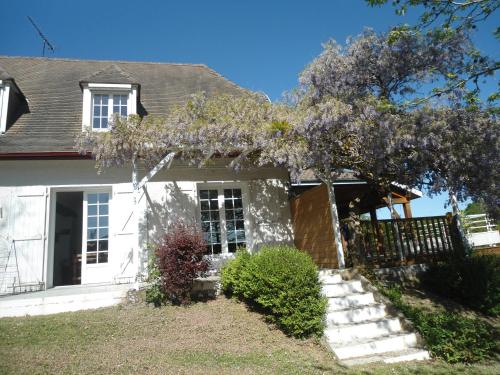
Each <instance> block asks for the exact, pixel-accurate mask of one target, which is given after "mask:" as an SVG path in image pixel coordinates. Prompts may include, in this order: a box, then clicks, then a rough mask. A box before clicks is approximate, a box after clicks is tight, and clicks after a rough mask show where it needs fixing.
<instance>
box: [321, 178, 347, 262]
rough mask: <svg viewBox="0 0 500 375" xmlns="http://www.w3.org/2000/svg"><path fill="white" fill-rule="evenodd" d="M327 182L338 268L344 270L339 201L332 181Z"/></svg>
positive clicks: (327, 180)
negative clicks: (338, 209)
mask: <svg viewBox="0 0 500 375" xmlns="http://www.w3.org/2000/svg"><path fill="white" fill-rule="evenodd" d="M325 180H326V181H324V182H325V184H326V187H327V189H328V200H329V206H330V214H331V218H332V230H333V239H334V242H335V247H336V248H337V260H338V266H339V268H340V269H343V268H345V259H344V248H343V246H342V239H341V236H340V220H339V214H338V211H337V201H336V199H335V189H334V187H333V183H332V182H331V180H330V179H325Z"/></svg>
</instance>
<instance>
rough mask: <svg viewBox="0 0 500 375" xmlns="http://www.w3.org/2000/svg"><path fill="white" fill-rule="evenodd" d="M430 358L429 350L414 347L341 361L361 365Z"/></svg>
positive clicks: (344, 363) (350, 364) (347, 364)
mask: <svg viewBox="0 0 500 375" xmlns="http://www.w3.org/2000/svg"><path fill="white" fill-rule="evenodd" d="M427 359H430V355H429V352H428V351H427V350H422V349H417V348H412V349H407V350H400V351H395V352H387V353H382V354H376V355H370V356H366V357H356V358H350V359H345V360H343V361H341V363H342V364H343V365H344V366H349V367H350V366H359V365H365V364H368V363H374V362H383V363H397V362H407V361H425V360H427Z"/></svg>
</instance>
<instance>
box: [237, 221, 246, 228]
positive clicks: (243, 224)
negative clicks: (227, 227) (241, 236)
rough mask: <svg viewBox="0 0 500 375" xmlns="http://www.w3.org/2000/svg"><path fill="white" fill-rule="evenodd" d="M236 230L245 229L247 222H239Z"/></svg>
mask: <svg viewBox="0 0 500 375" xmlns="http://www.w3.org/2000/svg"><path fill="white" fill-rule="evenodd" d="M236 229H245V222H244V221H243V220H237V221H236Z"/></svg>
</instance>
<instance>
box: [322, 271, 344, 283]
mask: <svg viewBox="0 0 500 375" xmlns="http://www.w3.org/2000/svg"><path fill="white" fill-rule="evenodd" d="M319 281H320V282H322V283H323V284H339V283H341V282H343V281H344V280H343V279H342V276H340V274H338V273H336V274H333V275H321V274H320V275H319Z"/></svg>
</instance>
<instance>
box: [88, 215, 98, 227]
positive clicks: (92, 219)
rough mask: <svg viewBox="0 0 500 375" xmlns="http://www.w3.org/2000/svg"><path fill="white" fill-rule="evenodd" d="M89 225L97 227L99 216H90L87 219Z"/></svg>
mask: <svg viewBox="0 0 500 375" xmlns="http://www.w3.org/2000/svg"><path fill="white" fill-rule="evenodd" d="M87 227H89V228H97V216H89V218H88V219H87Z"/></svg>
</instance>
